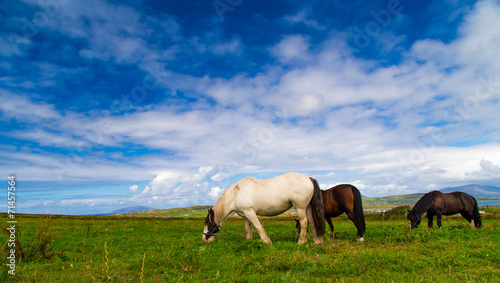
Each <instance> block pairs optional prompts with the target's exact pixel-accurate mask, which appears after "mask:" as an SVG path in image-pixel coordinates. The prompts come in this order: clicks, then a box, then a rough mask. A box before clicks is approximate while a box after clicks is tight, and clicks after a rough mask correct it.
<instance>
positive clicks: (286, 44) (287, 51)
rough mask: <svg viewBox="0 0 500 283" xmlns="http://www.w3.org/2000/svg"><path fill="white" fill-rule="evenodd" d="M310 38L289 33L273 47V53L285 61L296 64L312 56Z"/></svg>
mask: <svg viewBox="0 0 500 283" xmlns="http://www.w3.org/2000/svg"><path fill="white" fill-rule="evenodd" d="M308 41H309V39H308V38H307V37H304V36H302V35H299V34H296V35H287V36H285V37H283V39H282V40H281V41H280V42H279V43H278V44H276V45H275V46H273V47H272V48H271V50H270V51H271V53H272V54H273V55H274V56H276V57H277V58H278V59H279V60H280V61H281V62H283V63H292V65H293V64H296V63H297V62H304V61H306V60H308V59H309V58H310V54H309V42H308Z"/></svg>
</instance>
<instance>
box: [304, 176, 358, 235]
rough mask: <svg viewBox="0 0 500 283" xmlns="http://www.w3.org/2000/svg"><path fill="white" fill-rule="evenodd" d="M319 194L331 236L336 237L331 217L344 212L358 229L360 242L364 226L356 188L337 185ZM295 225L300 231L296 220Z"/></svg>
mask: <svg viewBox="0 0 500 283" xmlns="http://www.w3.org/2000/svg"><path fill="white" fill-rule="evenodd" d="M321 196H322V199H323V205H324V207H325V219H326V221H327V222H328V225H329V226H330V231H332V233H333V237H334V238H336V235H335V228H334V227H333V224H332V219H331V218H332V217H337V216H339V215H341V214H343V213H345V214H347V217H349V219H350V220H351V221H352V222H353V223H354V225H355V226H356V229H357V230H358V241H360V242H362V241H363V240H364V237H363V235H364V234H365V229H366V228H365V227H366V226H365V216H364V214H363V204H362V203H361V193H360V192H359V190H358V188H356V187H355V186H353V185H349V184H343V185H337V186H335V187H332V188H329V189H328V190H325V191H321ZM295 221H297V220H295ZM295 227H296V228H297V232H298V233H300V223H299V222H298V221H297V223H296V225H295Z"/></svg>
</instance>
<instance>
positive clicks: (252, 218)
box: [243, 210, 272, 244]
mask: <svg viewBox="0 0 500 283" xmlns="http://www.w3.org/2000/svg"><path fill="white" fill-rule="evenodd" d="M243 214H244V215H245V218H246V219H247V220H248V221H249V222H250V223H252V225H253V227H255V229H257V232H259V236H260V238H261V239H262V240H263V241H264V243H266V244H272V241H271V239H269V237H268V236H267V234H266V231H264V228H263V227H262V225H261V224H260V221H259V218H258V217H257V214H255V211H253V210H247V211H245V212H243ZM246 227H247V224H246V223H245V229H246ZM247 238H248V230H247Z"/></svg>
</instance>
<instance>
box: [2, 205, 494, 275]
mask: <svg viewBox="0 0 500 283" xmlns="http://www.w3.org/2000/svg"><path fill="white" fill-rule="evenodd" d="M499 210H500V209H498V208H496V209H495V208H493V209H490V211H489V213H488V215H486V216H484V217H483V218H484V220H483V224H484V227H483V228H482V229H470V228H469V225H468V223H467V222H466V221H465V220H464V219H463V218H459V217H447V218H445V219H444V220H443V225H444V227H443V228H442V229H437V228H434V229H428V228H427V227H423V226H422V227H420V228H418V229H416V230H412V231H410V230H409V229H408V224H407V221H406V220H405V219H404V215H398V214H392V215H391V214H390V213H388V214H386V215H381V214H378V215H376V214H371V215H367V232H366V235H365V242H363V243H358V242H356V229H355V227H354V225H353V224H352V223H351V222H350V221H348V220H346V218H345V217H344V216H341V217H339V218H337V219H336V220H335V221H334V225H335V227H336V231H337V236H338V239H332V237H331V235H327V236H325V244H323V245H314V244H312V243H308V244H305V245H300V246H299V245H297V244H296V241H297V239H298V237H297V235H296V232H295V230H294V226H295V225H294V223H293V220H292V219H291V218H287V217H281V218H275V219H270V218H266V219H262V223H263V226H264V227H265V229H266V231H267V233H268V235H269V237H270V238H271V240H272V241H273V244H272V245H265V244H263V243H262V241H261V240H260V239H259V238H258V235H257V232H254V239H252V240H246V239H245V237H244V226H243V221H242V220H241V219H238V218H235V219H230V220H228V221H226V222H225V223H224V225H223V228H222V230H221V232H220V233H219V235H218V236H217V239H216V241H215V242H213V243H210V244H205V243H203V242H202V241H201V234H202V233H201V232H202V229H203V225H204V222H203V219H202V218H199V219H195V218H160V217H144V218H138V217H136V218H132V217H72V218H67V217H62V218H60V217H52V218H51V219H48V220H47V218H45V217H25V218H21V219H18V221H19V222H18V230H17V237H18V240H19V243H18V245H20V246H21V247H22V249H23V253H24V255H23V256H24V257H25V258H24V259H22V261H21V262H18V264H17V269H16V275H15V276H10V275H8V274H7V267H6V266H5V265H3V266H2V273H1V278H0V280H1V281H3V282H5V281H10V282H141V281H143V282H186V281H204V282H209V281H229V282H234V281H238V282H256V281H260V282H261V281H278V282H280V281H283V282H309V281H341V282H391V281H394V282H469V281H470V282H495V281H497V282H498V280H499V279H498V278H500V217H499V215H498V211H499ZM3 219H5V218H3ZM3 226H4V227H5V224H4V225H3ZM1 237H2V238H1V240H2V243H4V242H5V241H6V240H7V236H6V235H4V234H2V236H1ZM311 240H312V235H311V232H309V241H310V242H312V241H311ZM41 246H43V248H40V247H41ZM41 250H43V252H41ZM43 254H45V256H44V255H43ZM1 256H2V258H4V259H5V258H6V250H5V247H3V248H2V255H1Z"/></svg>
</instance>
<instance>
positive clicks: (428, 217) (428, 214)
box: [427, 212, 434, 228]
mask: <svg viewBox="0 0 500 283" xmlns="http://www.w3.org/2000/svg"><path fill="white" fill-rule="evenodd" d="M433 219H434V214H432V213H429V212H427V226H428V227H429V228H432V221H433Z"/></svg>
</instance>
